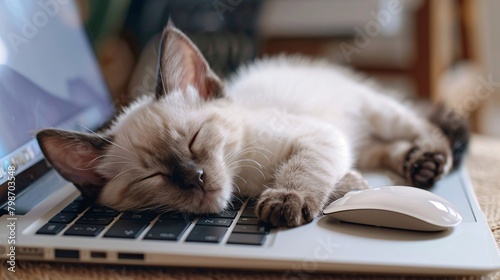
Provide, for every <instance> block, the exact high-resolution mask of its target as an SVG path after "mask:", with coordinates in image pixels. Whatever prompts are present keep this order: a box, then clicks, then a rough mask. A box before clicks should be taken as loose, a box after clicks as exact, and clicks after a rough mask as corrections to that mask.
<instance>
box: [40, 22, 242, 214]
mask: <svg viewBox="0 0 500 280" xmlns="http://www.w3.org/2000/svg"><path fill="white" fill-rule="evenodd" d="M157 79H158V80H157V88H156V92H155V94H151V95H150V96H144V97H142V98H140V99H139V100H137V101H136V102H135V103H133V104H132V105H130V106H129V107H128V108H126V109H125V110H124V111H123V112H122V113H121V114H120V115H118V116H117V117H116V119H115V121H114V122H113V124H112V126H111V127H110V128H109V129H108V130H107V131H105V132H103V133H102V134H95V133H79V132H70V131H63V130H57V129H45V130H42V131H40V132H38V133H37V135H36V137H37V139H38V142H39V144H40V146H41V148H42V151H43V153H44V155H45V157H46V158H47V160H48V161H49V162H50V164H51V165H52V166H53V167H54V168H55V169H56V170H57V171H58V172H59V174H61V175H62V177H64V178H65V179H66V180H68V181H71V182H73V183H74V184H75V185H76V186H77V187H78V188H79V189H80V191H81V192H82V194H83V195H84V196H85V197H87V198H90V199H94V200H97V201H98V202H100V203H102V204H105V205H108V206H111V207H113V208H115V209H119V210H142V209H159V210H179V211H189V212H197V213H204V212H218V211H221V210H223V209H224V208H225V207H226V206H227V205H228V201H229V200H230V198H231V193H232V188H233V185H232V166H233V165H232V164H231V161H232V159H234V151H235V150H237V149H238V147H239V143H240V141H239V139H238V138H237V136H236V135H239V133H236V132H237V130H238V129H239V127H238V126H237V125H235V124H233V123H232V122H231V121H230V120H228V119H227V118H224V117H222V116H221V114H220V110H222V109H223V108H224V106H225V105H224V104H225V103H226V102H228V101H227V100H225V98H224V96H223V84H222V82H221V80H220V79H219V78H218V77H217V76H216V75H215V74H214V73H213V71H212V70H211V69H210V67H209V65H208V63H207V62H206V60H205V59H204V58H203V56H202V55H201V53H200V52H199V51H198V49H197V48H196V46H195V45H194V44H193V43H192V42H191V41H190V40H189V39H188V38H187V37H186V36H185V35H184V34H182V33H181V32H180V31H179V30H177V29H176V28H174V27H173V26H172V25H169V26H167V28H166V29H165V31H164V32H163V38H162V43H161V45H160V55H159V65H158V78H157Z"/></svg>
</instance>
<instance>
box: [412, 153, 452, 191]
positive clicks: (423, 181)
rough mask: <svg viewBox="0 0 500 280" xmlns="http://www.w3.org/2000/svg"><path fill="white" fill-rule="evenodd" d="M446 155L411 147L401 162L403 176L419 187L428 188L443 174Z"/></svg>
mask: <svg viewBox="0 0 500 280" xmlns="http://www.w3.org/2000/svg"><path fill="white" fill-rule="evenodd" d="M445 164H446V155H445V154H444V153H440V152H422V151H421V150H419V149H418V148H413V149H411V150H410V151H409V152H408V155H407V157H406V162H405V163H403V165H404V166H403V170H404V174H405V177H406V178H407V179H408V180H409V181H410V183H411V184H412V185H413V186H415V187H419V188H430V187H432V186H433V185H434V183H435V182H436V181H437V180H438V179H439V178H440V177H441V176H442V175H443V174H444V172H445V168H444V167H445Z"/></svg>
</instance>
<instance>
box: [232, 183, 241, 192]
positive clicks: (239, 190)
mask: <svg viewBox="0 0 500 280" xmlns="http://www.w3.org/2000/svg"><path fill="white" fill-rule="evenodd" d="M233 186H235V187H236V188H237V189H238V192H239V193H240V192H241V189H240V187H238V185H237V184H235V183H233Z"/></svg>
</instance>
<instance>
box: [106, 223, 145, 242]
mask: <svg viewBox="0 0 500 280" xmlns="http://www.w3.org/2000/svg"><path fill="white" fill-rule="evenodd" d="M148 225H149V221H141V220H118V221H116V223H114V224H113V225H112V226H111V228H110V229H109V230H108V231H107V232H106V233H105V234H104V237H112V238H136V237H137V236H139V234H141V232H142V231H143V230H144V229H145V228H146V227H147V226H148Z"/></svg>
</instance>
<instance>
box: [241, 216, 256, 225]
mask: <svg viewBox="0 0 500 280" xmlns="http://www.w3.org/2000/svg"><path fill="white" fill-rule="evenodd" d="M237 224H238V225H255V226H256V225H259V224H261V222H260V221H259V219H257V218H248V217H240V218H239V219H238V223H237Z"/></svg>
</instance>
